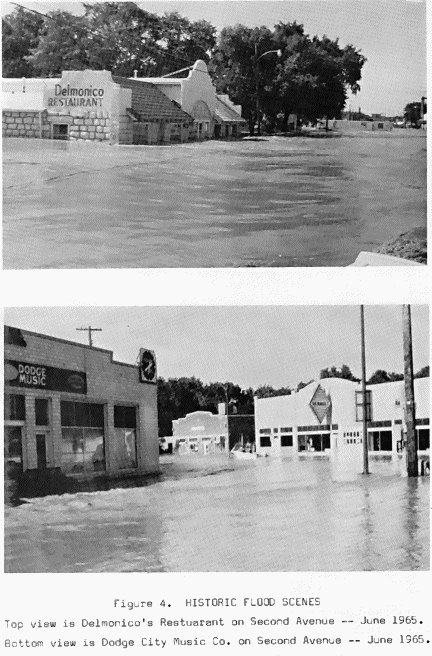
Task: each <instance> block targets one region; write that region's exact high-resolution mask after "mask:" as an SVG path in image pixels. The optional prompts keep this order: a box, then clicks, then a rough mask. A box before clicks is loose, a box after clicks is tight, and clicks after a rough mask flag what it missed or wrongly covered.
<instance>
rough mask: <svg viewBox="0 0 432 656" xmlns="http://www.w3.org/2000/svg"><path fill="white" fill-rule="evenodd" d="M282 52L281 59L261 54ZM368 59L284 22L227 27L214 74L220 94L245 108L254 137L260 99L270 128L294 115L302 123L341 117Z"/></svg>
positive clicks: (213, 67) (329, 40)
mask: <svg viewBox="0 0 432 656" xmlns="http://www.w3.org/2000/svg"><path fill="white" fill-rule="evenodd" d="M276 50H280V51H281V57H280V58H278V57H277V56H276V55H273V56H272V55H270V54H269V55H266V56H265V57H262V58H261V54H263V53H265V52H267V51H276ZM365 62H366V59H365V57H364V56H363V55H362V54H361V53H360V51H358V50H356V49H355V48H354V47H353V46H352V45H348V46H346V47H345V48H341V47H340V46H339V43H338V40H337V39H336V40H335V41H332V40H331V39H329V38H328V37H326V36H324V37H323V38H322V39H320V38H318V37H317V36H315V37H313V38H312V39H311V38H310V37H309V36H307V35H305V34H304V29H303V26H302V25H299V24H297V23H295V22H294V23H282V22H281V23H279V24H278V25H276V26H275V28H274V30H273V31H271V30H269V29H268V28H266V27H261V28H254V29H252V28H248V27H245V26H244V25H236V26H235V27H229V28H224V29H223V30H222V32H221V35H220V39H219V43H218V47H217V48H216V51H215V54H214V57H213V60H212V63H211V66H212V67H211V71H212V74H213V76H214V79H215V83H216V86H217V87H218V90H219V91H221V92H223V93H228V94H229V95H230V97H231V98H232V99H233V100H234V101H235V102H236V103H239V104H241V105H242V107H243V114H244V117H245V118H246V119H247V120H248V121H249V129H250V132H251V134H253V131H254V124H255V122H256V121H257V111H256V100H257V93H258V95H259V105H260V108H261V110H262V111H263V113H264V115H265V118H266V121H267V123H268V125H269V127H270V129H274V127H275V126H276V125H277V124H278V121H279V119H280V117H282V123H281V124H282V127H286V125H287V122H288V116H289V114H290V113H296V114H298V115H299V116H300V117H301V118H302V119H304V120H308V121H316V120H317V119H318V118H322V117H327V118H333V117H339V116H340V113H341V111H342V109H343V107H344V105H345V102H346V98H347V91H348V89H350V90H351V91H352V92H353V93H356V92H357V91H358V90H359V89H360V86H359V80H360V78H361V71H362V67H363V65H364V63H365Z"/></svg>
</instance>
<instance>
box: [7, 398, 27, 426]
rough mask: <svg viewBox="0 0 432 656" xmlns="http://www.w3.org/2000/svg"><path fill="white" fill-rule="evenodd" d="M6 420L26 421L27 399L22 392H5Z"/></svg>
mask: <svg viewBox="0 0 432 656" xmlns="http://www.w3.org/2000/svg"><path fill="white" fill-rule="evenodd" d="M4 418H5V421H25V400H24V396H23V395H22V394H5V402H4Z"/></svg>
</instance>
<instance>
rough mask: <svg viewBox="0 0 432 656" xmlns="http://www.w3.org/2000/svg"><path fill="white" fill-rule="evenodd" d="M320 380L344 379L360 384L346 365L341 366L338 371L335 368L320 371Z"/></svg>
mask: <svg viewBox="0 0 432 656" xmlns="http://www.w3.org/2000/svg"><path fill="white" fill-rule="evenodd" d="M320 378H344V379H345V380H352V381H353V382H355V383H358V382H360V379H359V378H356V377H355V376H354V374H353V373H352V371H351V369H350V368H349V367H348V365H346V364H343V365H342V367H341V368H340V369H338V368H337V367H327V368H326V369H321V372H320Z"/></svg>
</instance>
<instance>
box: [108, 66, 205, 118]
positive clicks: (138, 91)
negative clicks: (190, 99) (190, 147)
mask: <svg viewBox="0 0 432 656" xmlns="http://www.w3.org/2000/svg"><path fill="white" fill-rule="evenodd" d="M112 78H113V81H114V82H115V83H116V84H119V85H120V86H121V87H123V88H124V89H131V90H132V107H131V108H128V111H130V112H131V113H132V115H133V116H131V118H132V119H133V120H134V119H135V120H139V121H142V122H146V121H149V122H151V121H161V120H163V121H168V122H170V123H192V122H193V118H192V116H190V115H189V114H187V113H186V112H185V111H184V110H183V109H181V107H180V106H179V105H178V103H176V102H174V100H171V99H170V98H168V96H166V95H165V94H164V93H162V91H160V89H158V88H157V86H156V85H154V84H150V82H142V81H140V80H134V79H131V78H127V77H120V76H117V75H113V76H112Z"/></svg>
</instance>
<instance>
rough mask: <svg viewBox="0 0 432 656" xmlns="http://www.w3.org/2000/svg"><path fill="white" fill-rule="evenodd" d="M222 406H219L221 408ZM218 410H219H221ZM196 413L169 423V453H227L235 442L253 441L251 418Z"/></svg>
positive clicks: (251, 416)
mask: <svg viewBox="0 0 432 656" xmlns="http://www.w3.org/2000/svg"><path fill="white" fill-rule="evenodd" d="M222 406H224V404H221V408H222ZM221 408H220V410H221ZM222 412H223V411H221V414H213V413H212V412H207V411H202V410H198V411H197V412H191V413H190V414H188V415H186V416H185V417H183V418H181V419H175V420H174V421H173V434H172V438H165V439H166V444H167V445H168V444H169V443H170V442H171V444H172V451H173V452H176V453H179V454H181V455H185V454H188V453H201V454H204V455H206V454H209V453H218V452H226V453H228V452H229V451H230V450H231V449H232V448H233V446H234V445H235V444H236V443H237V442H242V441H244V442H245V443H247V442H254V440H255V424H254V416H253V415H240V414H230V415H226V414H224V413H222Z"/></svg>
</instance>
